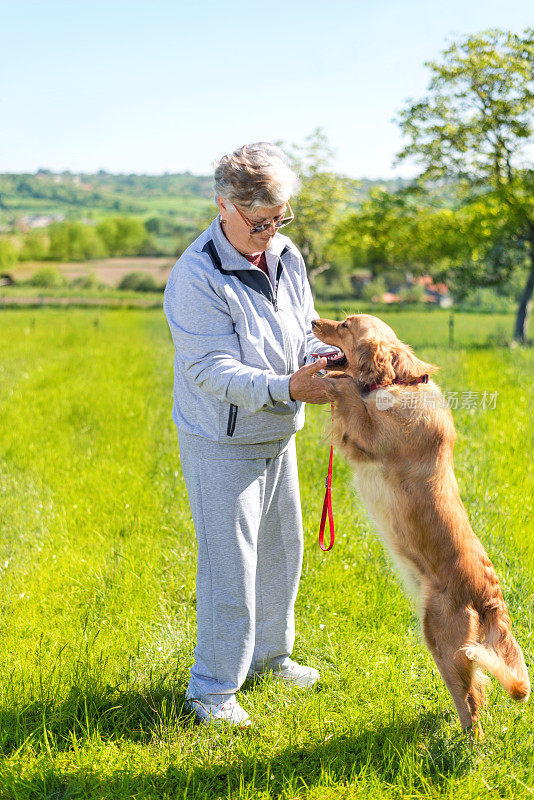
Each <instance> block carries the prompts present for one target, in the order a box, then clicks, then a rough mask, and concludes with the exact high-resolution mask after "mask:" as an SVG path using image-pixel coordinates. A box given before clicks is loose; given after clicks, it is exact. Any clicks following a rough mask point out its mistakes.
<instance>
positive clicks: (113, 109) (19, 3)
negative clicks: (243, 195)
mask: <svg viewBox="0 0 534 800" xmlns="http://www.w3.org/2000/svg"><path fill="white" fill-rule="evenodd" d="M533 22H534V14H533V13H532V4H531V2H527V0H507V1H506V2H503V0H499V1H498V2H497V1H495V0H461V2H460V0H448V2H443V0H439V1H437V0H428V1H427V2H423V0H402V2H400V1H399V2H393V0H375V1H374V2H373V0H363V1H361V0H352V2H346V1H345V0H329V2H326V1H323V2H317V1H316V0H308V2H304V1H303V0H296V2H290V0H287V1H286V2H280V1H279V0H271V2H269V3H266V2H263V3H261V2H258V0H257V1H256V2H251V1H250V0H249V1H248V2H243V1H242V0H218V2H213V1H212V0H207V1H204V2H203V1H202V0H197V2H195V0H187V1H186V0H174V2H170V0H145V1H144V2H138V1H137V0H106V2H101V0H92V2H85V0H70V1H69V2H63V0H61V2H60V1H59V0H56V2H53V1H52V2H46V1H45V0H43V1H42V2H38V1H37V2H30V1H29V0H13V1H12V2H6V1H5V0H0V171H2V172H7V171H11V172H22V171H34V170H36V169H38V168H39V167H46V168H49V169H53V170H63V169H70V170H72V171H88V172H92V171H96V170H98V169H106V170H109V171H113V172H149V173H162V172H165V171H169V172H180V171H184V170H190V171H191V172H195V173H208V172H210V171H211V169H212V163H213V160H214V159H215V158H217V157H219V156H221V155H222V154H223V153H225V152H228V151H230V150H233V149H234V148H235V147H237V146H238V145H240V144H243V143H244V142H251V141H258V140H271V141H273V140H280V139H281V140H284V141H287V142H301V141H302V140H303V139H304V137H305V136H307V135H308V134H309V133H310V132H311V131H313V130H314V129H315V128H317V127H322V128H323V129H324V130H325V132H326V133H327V135H328V137H329V139H330V142H331V144H332V145H333V147H334V148H335V150H336V152H337V160H336V166H337V168H338V169H340V170H342V171H343V172H346V173H348V174H349V175H352V176H354V177H362V176H367V177H388V176H394V175H409V174H411V169H410V166H409V165H403V166H402V167H396V168H394V167H393V166H392V161H393V157H394V155H395V152H396V151H398V149H399V148H400V145H401V139H400V135H399V132H398V128H397V126H396V125H395V123H394V122H393V121H392V120H393V118H394V116H395V114H396V112H397V111H398V110H399V109H400V108H402V107H403V105H404V104H405V101H406V100H407V98H410V97H413V98H416V97H419V96H420V95H421V94H422V93H423V92H424V90H425V88H426V86H427V83H428V71H427V70H426V69H425V67H424V66H423V64H424V62H425V61H426V60H429V59H434V58H436V57H438V55H439V52H440V51H441V50H442V49H443V47H444V46H446V44H447V42H448V41H449V40H450V39H452V38H455V37H458V36H463V35H465V34H466V33H472V32H476V31H479V30H483V29H485V28H488V27H501V28H509V29H513V30H517V31H519V30H522V29H523V28H525V27H526V26H528V25H532V24H533Z"/></svg>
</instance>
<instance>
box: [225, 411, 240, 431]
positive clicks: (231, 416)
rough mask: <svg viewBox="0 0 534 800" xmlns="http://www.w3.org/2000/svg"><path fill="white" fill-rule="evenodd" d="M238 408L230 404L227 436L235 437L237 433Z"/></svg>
mask: <svg viewBox="0 0 534 800" xmlns="http://www.w3.org/2000/svg"><path fill="white" fill-rule="evenodd" d="M237 410H238V406H236V405H234V404H233V403H230V411H229V412H228V425H227V426H226V435H227V436H233V435H234V431H235V423H236V420H237Z"/></svg>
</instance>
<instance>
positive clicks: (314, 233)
mask: <svg viewBox="0 0 534 800" xmlns="http://www.w3.org/2000/svg"><path fill="white" fill-rule="evenodd" d="M282 147H283V149H284V150H285V152H286V153H287V154H288V156H289V158H290V160H291V162H292V166H293V169H294V170H295V172H296V173H297V174H298V175H299V178H300V189H299V192H298V194H297V195H296V197H295V198H294V199H292V200H291V206H292V208H293V211H294V212H295V220H294V221H293V223H292V224H291V228H288V229H287V230H288V232H289V234H290V236H291V238H292V239H293V241H294V242H295V244H296V245H297V247H298V248H299V249H300V251H301V252H302V255H303V256H304V260H305V262H306V266H307V269H308V276H309V278H310V282H311V283H312V285H313V283H314V280H315V278H316V277H317V275H319V274H320V273H321V272H324V271H326V270H327V269H329V268H330V264H329V261H328V250H329V247H330V245H331V243H332V236H333V233H334V229H335V224H336V222H337V219H338V218H339V215H340V213H341V212H342V210H343V209H345V208H346V206H347V203H348V201H349V199H350V182H349V181H348V180H347V179H346V178H345V177H343V176H341V175H338V174H336V173H335V172H334V171H333V169H332V160H333V155H334V154H333V151H332V148H331V147H330V144H329V142H328V139H327V137H326V135H325V133H324V132H323V131H322V130H321V129H320V128H317V129H316V130H315V131H314V132H313V133H312V134H310V136H308V137H307V138H306V139H305V140H304V143H303V144H302V145H293V146H292V147H288V146H287V145H284V144H283V143H282Z"/></svg>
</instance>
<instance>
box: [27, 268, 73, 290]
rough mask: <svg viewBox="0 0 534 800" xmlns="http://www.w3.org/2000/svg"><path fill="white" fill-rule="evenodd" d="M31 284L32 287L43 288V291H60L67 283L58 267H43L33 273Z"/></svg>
mask: <svg viewBox="0 0 534 800" xmlns="http://www.w3.org/2000/svg"><path fill="white" fill-rule="evenodd" d="M29 283H30V284H31V286H41V287H42V288H43V289H60V288H61V287H62V286H65V284H66V283H67V281H66V279H65V277H64V275H62V274H61V272H60V271H59V270H58V268H57V267H41V269H38V270H37V272H34V273H33V275H32V277H31V278H30V280H29Z"/></svg>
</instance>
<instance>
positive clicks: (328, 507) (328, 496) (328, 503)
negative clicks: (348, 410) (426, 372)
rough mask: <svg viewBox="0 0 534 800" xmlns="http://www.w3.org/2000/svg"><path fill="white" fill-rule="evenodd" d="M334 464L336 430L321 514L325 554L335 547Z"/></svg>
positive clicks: (320, 532)
mask: <svg viewBox="0 0 534 800" xmlns="http://www.w3.org/2000/svg"><path fill="white" fill-rule="evenodd" d="M331 409H332V423H333V422H334V406H333V405H332V406H331ZM333 462H334V430H333V429H332V441H331V444H330V460H329V462H328V475H327V476H326V478H325V482H324V483H325V486H326V492H325V496H324V503H323V513H322V514H321V525H320V527H319V547H320V548H321V550H323V551H324V552H325V553H328V551H329V550H331V549H332V548H333V546H334V512H333V510H332V465H333ZM327 512H328V524H329V527H330V544H329V545H328V547H325V544H324V531H325V527H326V514H327Z"/></svg>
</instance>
